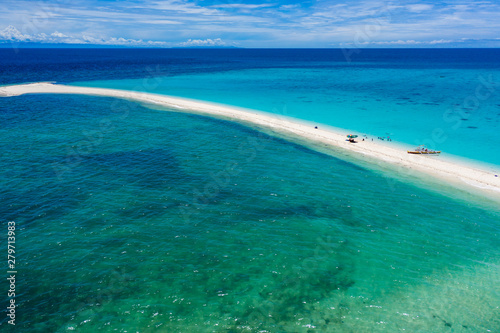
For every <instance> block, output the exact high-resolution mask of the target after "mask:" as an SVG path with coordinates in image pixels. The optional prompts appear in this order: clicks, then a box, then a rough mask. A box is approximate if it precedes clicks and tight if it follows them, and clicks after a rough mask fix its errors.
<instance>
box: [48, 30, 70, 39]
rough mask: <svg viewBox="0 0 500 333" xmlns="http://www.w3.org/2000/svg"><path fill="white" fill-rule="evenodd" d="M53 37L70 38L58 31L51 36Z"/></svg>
mask: <svg viewBox="0 0 500 333" xmlns="http://www.w3.org/2000/svg"><path fill="white" fill-rule="evenodd" d="M50 35H51V36H52V37H59V38H64V37H68V36H66V35H65V34H62V33H60V32H58V31H54V32H53V33H51V34H50Z"/></svg>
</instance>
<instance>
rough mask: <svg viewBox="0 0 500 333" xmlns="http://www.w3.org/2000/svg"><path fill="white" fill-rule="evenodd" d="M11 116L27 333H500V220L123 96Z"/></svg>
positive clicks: (6, 178)
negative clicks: (123, 99) (404, 331)
mask: <svg viewBox="0 0 500 333" xmlns="http://www.w3.org/2000/svg"><path fill="white" fill-rule="evenodd" d="M193 97H194V96H193ZM0 116H1V118H2V120H1V123H2V127H1V129H0V140H1V144H2V147H3V148H4V149H3V150H2V159H1V160H0V165H1V166H2V167H1V168H0V170H1V171H0V185H1V186H0V189H1V192H0V196H1V198H2V203H3V205H2V207H1V208H0V210H1V214H0V216H2V218H3V219H4V221H9V220H15V221H16V223H17V225H18V233H17V242H18V259H19V263H18V271H19V274H18V282H17V286H18V295H17V298H16V299H17V302H18V303H19V308H18V310H17V314H18V318H17V320H18V321H17V327H16V329H17V330H18V331H25V332H67V331H79V332H96V331H99V330H100V331H105V332H112V331H113V332H125V331H130V330H132V329H133V330H137V331H141V332H258V331H261V332H314V331H320V332H321V331H323V332H336V331H339V332H388V331H389V332H393V331H402V330H406V331H410V332H485V331H488V330H489V331H491V332H495V331H499V330H500V322H499V321H498V318H499V316H498V307H499V304H500V294H499V292H498V288H497V286H498V281H499V278H500V270H499V267H500V266H499V262H498V259H499V258H500V256H499V255H500V253H499V252H500V250H499V249H500V246H499V245H500V244H499V239H500V238H499V225H500V212H499V211H498V209H494V208H490V209H485V208H482V207H480V206H478V205H475V204H474V203H472V202H464V201H457V200H454V199H453V198H452V197H453V193H448V195H446V196H444V195H441V194H439V192H436V191H434V190H433V189H431V188H429V189H422V188H421V187H418V186H416V185H412V184H410V183H408V182H399V181H397V180H395V179H393V178H391V180H390V181H389V180H388V178H387V177H384V175H381V174H380V173H379V172H374V171H370V170H369V169H366V168H362V167H359V166H357V165H355V164H352V163H349V162H346V161H343V160H340V159H337V158H335V157H332V156H327V155H324V154H320V153H318V152H315V151H312V150H309V149H307V148H304V147H302V146H299V145H295V144H292V143H290V142H287V141H284V140H281V139H276V138H272V137H269V136H266V135H264V134H260V133H259V132H256V131H254V130H252V129H250V128H247V127H244V126H241V125H237V124H234V123H230V122H226V121H220V120H214V119H209V118H205V117H200V116H195V115H187V114H178V113H172V112H166V111H162V110H154V109H149V108H146V107H144V106H140V105H138V104H136V103H132V102H127V101H121V100H116V99H112V98H97V97H88V96H62V95H32V96H21V97H14V98H8V99H0ZM457 195H458V194H457ZM3 297H5V296H3ZM2 304H6V303H5V302H2ZM1 324H2V326H3V327H5V325H6V319H4V318H2V321H1ZM3 327H2V328H3Z"/></svg>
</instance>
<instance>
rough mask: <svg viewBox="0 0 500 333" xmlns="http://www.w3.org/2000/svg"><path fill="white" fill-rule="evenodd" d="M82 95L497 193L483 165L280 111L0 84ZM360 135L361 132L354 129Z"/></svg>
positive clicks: (5, 90) (17, 91) (4, 93)
mask: <svg viewBox="0 0 500 333" xmlns="http://www.w3.org/2000/svg"><path fill="white" fill-rule="evenodd" d="M40 93H49V94H84V95H93V96H105V97H117V98H123V99H128V100H133V101H139V102H145V103H152V104H157V105H161V106H164V107H168V108H172V109H177V110H179V111H183V112H192V113H196V114H203V115H207V116H212V117H216V118H222V119H229V120H232V121H236V122H239V123H244V124H253V125H255V126H256V127H258V128H261V129H264V130H265V131H266V132H267V133H277V134H278V135H283V136H285V137H298V138H300V139H302V140H307V141H309V142H311V143H313V144H316V145H318V146H321V147H322V151H325V150H328V147H331V148H335V149H336V150H337V151H338V148H341V149H343V150H345V151H346V152H348V153H349V154H351V155H354V156H357V158H361V159H363V158H368V159H374V160H377V161H380V162H381V163H390V164H391V165H392V167H396V168H394V169H395V170H398V171H397V172H401V173H406V175H411V174H413V173H414V172H417V173H420V175H422V174H425V175H430V176H432V177H434V178H438V179H441V180H444V181H445V182H446V183H447V184H449V185H451V186H454V187H458V188H462V189H463V188H470V189H471V190H473V191H474V192H476V193H477V192H478V191H479V192H481V193H483V194H485V195H486V196H488V197H492V198H498V197H499V196H500V177H499V172H500V170H487V168H481V167H476V166H472V165H467V164H466V163H463V164H462V163H459V162H455V161H450V160H449V159H446V158H443V156H439V157H438V156H426V155H412V154H408V153H407V151H406V149H404V147H403V146H400V145H397V144H394V145H391V144H388V143H383V142H378V140H376V139H375V140H374V141H371V138H370V139H369V140H366V141H362V137H361V135H360V137H358V139H357V141H358V142H357V143H355V144H353V143H350V142H348V141H346V135H347V134H350V133H349V132H347V131H346V132H345V133H341V132H340V130H337V131H336V130H334V129H332V128H328V127H327V126H323V125H321V124H318V125H317V126H318V128H315V126H314V124H312V123H306V122H303V121H300V120H294V119H292V118H287V117H282V116H279V115H272V114H265V113H261V112H254V111H253V110H243V109H238V108H233V107H228V106H224V105H217V104H212V103H205V102H199V101H194V100H188V99H183V98H177V97H169V96H164V95H157V94H152V93H144V92H133V91H124V90H114V89H101V88H87V87H77V86H67V85H60V84H52V83H47V82H40V83H32V84H24V85H13V86H3V87H0V97H10V96H18V95H23V94H40ZM352 134H359V133H352Z"/></svg>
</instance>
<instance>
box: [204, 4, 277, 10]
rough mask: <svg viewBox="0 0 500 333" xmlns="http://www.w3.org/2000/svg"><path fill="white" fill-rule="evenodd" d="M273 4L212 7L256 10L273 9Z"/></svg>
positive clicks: (215, 6) (217, 6) (216, 6)
mask: <svg viewBox="0 0 500 333" xmlns="http://www.w3.org/2000/svg"><path fill="white" fill-rule="evenodd" d="M274 6H276V5H275V4H272V3H270V4H260V5H250V4H244V3H231V4H221V5H212V7H214V8H236V9H258V8H267V7H274Z"/></svg>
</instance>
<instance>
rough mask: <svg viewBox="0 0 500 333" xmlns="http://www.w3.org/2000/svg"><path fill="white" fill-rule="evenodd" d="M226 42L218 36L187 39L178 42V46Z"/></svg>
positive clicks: (223, 43) (202, 45) (211, 44)
mask: <svg viewBox="0 0 500 333" xmlns="http://www.w3.org/2000/svg"><path fill="white" fill-rule="evenodd" d="M226 45H227V44H226V43H225V42H223V41H222V39H220V38H216V39H210V38H208V39H188V41H187V42H183V43H179V46H182V47H190V46H195V47H196V46H201V47H206V46H226Z"/></svg>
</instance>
